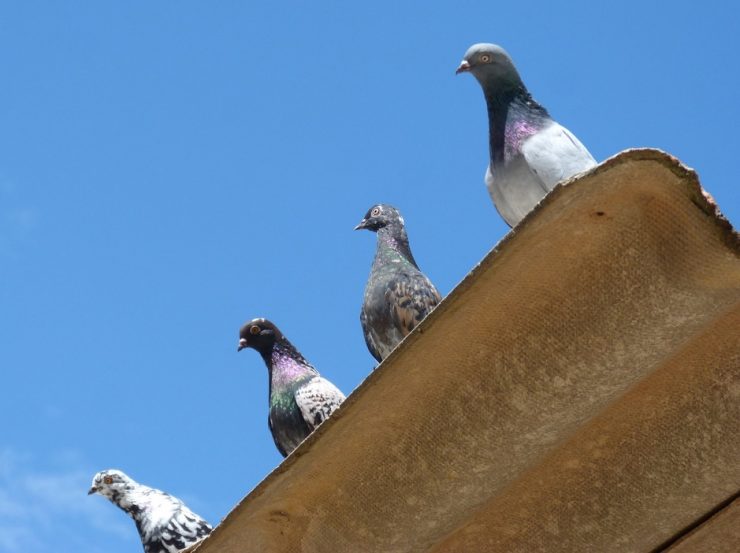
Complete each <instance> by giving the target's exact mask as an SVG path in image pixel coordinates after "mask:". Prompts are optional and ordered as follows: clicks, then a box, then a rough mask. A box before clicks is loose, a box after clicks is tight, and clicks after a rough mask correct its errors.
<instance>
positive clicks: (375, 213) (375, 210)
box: [370, 207, 380, 217]
mask: <svg viewBox="0 0 740 553" xmlns="http://www.w3.org/2000/svg"><path fill="white" fill-rule="evenodd" d="M370 215H372V216H373V217H375V216H377V215H380V208H379V207H376V208H374V209H373V210H372V211H371V212H370Z"/></svg>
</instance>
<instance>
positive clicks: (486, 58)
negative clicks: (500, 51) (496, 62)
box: [478, 54, 491, 63]
mask: <svg viewBox="0 0 740 553" xmlns="http://www.w3.org/2000/svg"><path fill="white" fill-rule="evenodd" d="M478 59H479V60H480V61H481V63H488V62H489V61H491V56H489V55H488V54H483V55H482V56H481V57H480V58H478Z"/></svg>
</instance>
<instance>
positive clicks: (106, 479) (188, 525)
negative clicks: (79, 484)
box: [87, 469, 211, 553]
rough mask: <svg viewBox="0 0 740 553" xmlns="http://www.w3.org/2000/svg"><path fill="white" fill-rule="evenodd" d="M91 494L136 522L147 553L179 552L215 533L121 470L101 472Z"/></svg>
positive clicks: (177, 504) (172, 500)
mask: <svg viewBox="0 0 740 553" xmlns="http://www.w3.org/2000/svg"><path fill="white" fill-rule="evenodd" d="M87 493H88V495H90V494H94V493H97V494H100V495H102V496H104V497H107V498H108V499H109V500H110V502H111V503H113V504H114V505H117V506H118V507H120V508H121V509H123V510H124V511H125V512H126V513H128V515H129V516H130V517H131V518H133V519H134V522H135V523H136V528H137V530H138V531H139V536H140V537H141V544H142V545H143V546H144V553H177V552H178V551H182V550H183V549H186V548H188V547H190V546H191V545H193V544H195V543H196V542H199V541H200V540H202V539H203V538H204V537H206V536H207V535H208V534H210V533H211V526H210V525H209V524H208V523H207V522H206V521H205V520H203V519H202V518H200V517H199V516H198V515H196V514H195V513H194V512H193V511H191V510H190V509H188V508H187V507H186V506H185V504H184V503H183V502H182V501H180V500H179V499H177V498H176V497H172V496H171V495H169V494H167V493H165V492H163V491H160V490H155V489H154V488H150V487H149V486H144V485H143V484H139V483H138V482H135V481H134V480H133V479H131V478H129V477H128V476H127V475H125V474H124V473H123V472H121V471H120V470H115V469H109V470H103V471H100V472H99V473H97V474H96V475H95V476H94V477H93V481H92V487H91V488H90V490H89V491H88V492H87Z"/></svg>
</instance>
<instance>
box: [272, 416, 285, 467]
mask: <svg viewBox="0 0 740 553" xmlns="http://www.w3.org/2000/svg"><path fill="white" fill-rule="evenodd" d="M267 426H268V427H269V428H270V435H271V436H272V441H273V442H275V447H277V450H278V451H279V452H280V455H282V456H283V457H287V456H288V452H287V451H286V450H285V448H284V447H283V446H282V444H281V443H280V441H279V440H278V437H277V434H275V431H274V430H273V428H272V417H271V416H270V415H269V414H268V415H267Z"/></svg>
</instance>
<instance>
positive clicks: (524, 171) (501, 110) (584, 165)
mask: <svg viewBox="0 0 740 553" xmlns="http://www.w3.org/2000/svg"><path fill="white" fill-rule="evenodd" d="M463 72H469V73H472V74H473V76H474V77H475V78H476V79H478V82H479V83H480V85H481V87H483V95H484V96H485V98H486V106H487V107H488V129H489V147H490V148H489V149H490V157H491V159H490V163H489V165H488V170H487V171H486V186H487V187H488V193H489V194H490V195H491V199H492V200H493V203H494V204H495V206H496V209H497V210H498V212H499V213H500V214H501V217H503V218H504V220H505V221H506V222H507V223H508V224H509V226H512V227H513V226H515V225H516V224H517V223H518V222H519V221H521V220H522V218H523V217H524V216H525V215H526V214H527V213H529V211H530V210H532V208H534V206H535V205H537V203H539V201H540V200H541V199H542V198H543V197H544V196H545V195H546V194H547V193H548V192H549V191H550V190H552V189H553V187H554V186H555V185H556V184H557V183H558V182H560V181H562V180H564V179H567V178H570V177H571V176H573V175H575V174H576V173H580V172H582V171H585V170H587V169H589V168H591V167H593V166H594V165H596V161H595V160H594V158H593V157H592V156H591V154H590V153H589V152H588V150H587V149H586V148H585V147H584V146H583V144H581V143H580V142H579V141H578V139H577V138H576V137H575V136H573V134H572V133H571V132H570V131H569V130H568V129H566V128H565V127H562V126H561V125H559V124H558V123H556V122H555V121H554V120H553V119H551V118H550V115H549V114H548V113H547V110H546V109H545V108H544V107H542V106H541V105H540V104H538V103H537V102H535V101H534V99H533V98H532V95H531V94H530V93H529V91H528V90H527V87H526V86H524V83H523V82H522V79H521V78H520V77H519V73H518V72H517V70H516V67H514V62H513V61H512V60H511V58H510V57H509V54H507V53H506V51H505V50H504V49H503V48H501V47H500V46H497V45H495V44H474V45H473V46H471V47H470V48H469V49H468V51H467V52H465V57H464V58H463V61H462V63H461V64H460V67H458V68H457V71H456V73H463Z"/></svg>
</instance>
